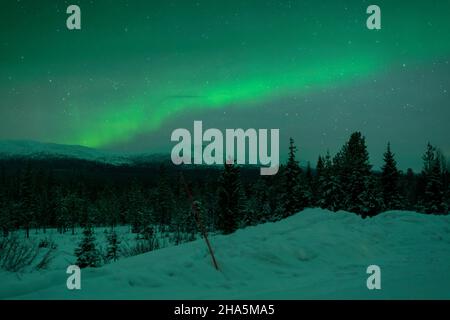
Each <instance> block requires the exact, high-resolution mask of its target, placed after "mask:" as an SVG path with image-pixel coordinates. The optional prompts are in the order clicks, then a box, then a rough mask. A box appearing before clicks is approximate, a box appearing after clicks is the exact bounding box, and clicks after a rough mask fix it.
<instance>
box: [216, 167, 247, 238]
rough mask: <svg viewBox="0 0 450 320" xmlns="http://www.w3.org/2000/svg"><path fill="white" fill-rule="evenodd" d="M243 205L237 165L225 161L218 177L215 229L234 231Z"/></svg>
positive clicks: (240, 217)
mask: <svg viewBox="0 0 450 320" xmlns="http://www.w3.org/2000/svg"><path fill="white" fill-rule="evenodd" d="M243 205H244V197H243V193H242V187H241V182H240V174H239V167H238V166H237V165H236V164H234V163H226V164H225V165H224V170H223V172H222V176H221V177H220V179H219V187H218V219H217V229H218V230H220V231H222V232H223V233H224V234H229V233H232V232H234V231H236V229H237V228H238V224H239V221H240V220H241V219H242V213H243Z"/></svg>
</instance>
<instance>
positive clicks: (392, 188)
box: [381, 143, 402, 210]
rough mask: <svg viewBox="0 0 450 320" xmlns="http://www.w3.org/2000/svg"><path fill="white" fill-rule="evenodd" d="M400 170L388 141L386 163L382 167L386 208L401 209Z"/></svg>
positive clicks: (382, 183)
mask: <svg viewBox="0 0 450 320" xmlns="http://www.w3.org/2000/svg"><path fill="white" fill-rule="evenodd" d="M399 177H400V172H399V171H398V169H397V162H396V161H395V159H394V154H393V153H392V151H391V145H390V143H388V145H387V150H386V152H385V153H384V164H383V167H382V168H381V187H382V192H383V202H384V209H385V210H393V209H400V208H401V207H402V203H401V197H400V189H399Z"/></svg>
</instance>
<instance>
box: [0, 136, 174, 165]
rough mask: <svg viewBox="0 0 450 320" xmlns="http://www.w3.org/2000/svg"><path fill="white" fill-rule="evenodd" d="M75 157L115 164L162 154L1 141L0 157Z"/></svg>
mask: <svg viewBox="0 0 450 320" xmlns="http://www.w3.org/2000/svg"><path fill="white" fill-rule="evenodd" d="M14 157H21V158H23V157H25V158H33V159H45V158H49V157H51V158H75V159H82V160H88V161H97V162H103V163H109V164H114V165H120V164H132V163H136V162H138V163H143V162H153V161H161V160H162V159H164V158H165V157H164V156H162V155H150V154H137V153H136V154H133V153H114V152H108V151H103V150H97V149H93V148H88V147H83V146H77V145H63V144H56V143H41V142H37V141H28V140H6V141H0V158H14Z"/></svg>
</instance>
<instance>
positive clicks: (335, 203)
mask: <svg viewBox="0 0 450 320" xmlns="http://www.w3.org/2000/svg"><path fill="white" fill-rule="evenodd" d="M320 159H321V162H322V163H320V162H319V170H318V182H317V183H318V186H317V193H318V200H317V205H318V206H319V207H321V208H323V209H328V210H331V211H337V210H339V209H341V199H342V196H341V192H342V188H341V186H340V180H339V177H338V175H337V172H336V165H334V164H333V161H332V160H331V156H330V153H329V151H327V154H326V156H325V157H324V158H320Z"/></svg>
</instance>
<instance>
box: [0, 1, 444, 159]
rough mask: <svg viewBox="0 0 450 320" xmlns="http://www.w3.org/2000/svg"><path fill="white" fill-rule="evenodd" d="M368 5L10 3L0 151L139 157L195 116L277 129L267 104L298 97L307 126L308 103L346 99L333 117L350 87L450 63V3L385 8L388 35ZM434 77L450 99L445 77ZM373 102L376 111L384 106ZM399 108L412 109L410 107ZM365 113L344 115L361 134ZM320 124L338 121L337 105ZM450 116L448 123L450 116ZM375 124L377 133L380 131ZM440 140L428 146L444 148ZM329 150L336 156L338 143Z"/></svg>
mask: <svg viewBox="0 0 450 320" xmlns="http://www.w3.org/2000/svg"><path fill="white" fill-rule="evenodd" d="M69 4H78V5H79V6H80V7H81V11H82V30H80V31H69V30H67V28H66V26H65V20H66V17H67V14H66V13H65V10H66V7H67V6H68V5H69ZM369 4H372V3H369V2H367V1H354V0H353V1H261V0H260V1H242V0H240V1H212V0H208V1H188V0H184V1H181V0H180V1H167V0H166V1H153V0H152V1H137V0H136V1H121V0H117V1H106V0H95V1H73V2H70V3H69V2H67V1H32V0H21V1H12V0H6V1H2V3H1V9H2V10H1V13H0V18H1V29H0V35H1V47H0V48H1V52H0V69H1V70H2V71H1V73H0V94H1V96H2V98H3V99H2V102H0V104H1V106H0V109H1V111H0V126H1V129H0V138H4V139H33V140H41V141H50V142H57V143H67V144H81V145H85V146H90V147H101V148H105V147H108V148H114V147H115V146H117V147H118V148H119V146H120V148H123V146H125V145H127V144H130V145H133V148H134V149H136V150H138V149H142V150H143V151H144V149H147V148H151V147H152V144H151V143H150V144H149V143H141V141H143V140H144V139H142V136H145V135H149V136H150V137H151V136H152V135H154V134H157V132H158V131H161V130H163V129H164V128H165V127H166V126H167V125H168V123H173V125H174V126H176V124H179V125H180V126H186V121H185V119H186V117H189V115H194V114H195V116H196V117H200V118H201V117H203V116H204V117H205V119H206V120H207V119H214V118H217V117H218V115H222V114H223V112H224V111H226V110H229V109H230V108H232V109H233V110H242V112H243V113H240V112H239V111H238V112H234V111H233V115H234V116H235V117H236V119H233V118H232V117H231V118H229V119H227V120H228V121H227V122H226V124H225V123H224V125H229V126H232V124H233V123H235V122H236V121H237V119H241V118H242V115H243V114H245V116H249V115H250V117H252V115H253V117H256V118H258V119H260V120H261V121H262V122H265V119H263V118H264V114H265V113H262V112H261V110H262V106H263V105H264V106H270V105H271V106H272V108H276V107H275V106H276V105H277V103H278V102H279V101H285V99H289V98H290V97H295V98H296V99H300V100H301V101H302V103H294V102H292V100H289V101H291V102H290V103H286V102H284V104H283V108H287V109H289V110H287V109H286V110H287V111H289V113H290V114H294V113H295V112H296V110H304V109H305V108H306V109H307V108H316V106H309V105H308V103H307V102H305V101H307V99H306V100H305V97H306V98H307V97H309V96H314V95H317V94H318V93H321V92H322V93H323V94H324V95H327V94H329V92H330V91H328V90H329V89H330V90H332V91H333V95H330V96H329V97H328V98H325V102H324V104H330V105H331V104H333V103H334V95H335V94H336V90H338V91H339V90H340V88H343V89H342V90H348V88H354V90H355V91H360V89H359V87H358V86H361V85H362V84H365V83H367V82H370V81H372V80H373V79H380V81H385V82H389V81H390V79H392V77H393V76H392V73H394V74H395V73H396V72H401V70H402V69H404V68H409V71H410V72H412V73H411V77H412V76H413V75H414V72H417V74H419V73H420V72H423V70H425V71H429V70H431V68H432V66H433V64H436V63H443V64H445V63H446V62H447V63H448V58H449V57H450V41H449V40H448V38H449V36H448V35H449V34H450V19H449V17H450V16H449V12H450V1H442V0H441V1H377V2H376V4H378V5H379V6H380V7H381V10H382V30H379V31H370V30H368V29H367V28H366V26H365V23H366V18H367V15H366V13H365V10H366V8H367V6H368V5H369ZM397 70H400V71H397ZM417 74H416V75H417ZM387 75H389V76H387ZM433 77H434V78H433V79H434V80H436V81H438V83H441V84H442V85H443V86H444V87H447V86H448V83H449V78H448V77H447V76H446V74H445V73H444V74H442V73H440V74H439V75H436V76H433ZM436 77H440V78H439V79H437V78H436ZM394 78H395V76H394ZM386 86H390V84H389V83H386ZM404 86H405V87H406V86H420V83H418V82H416V81H412V82H411V83H408V84H406V83H404ZM364 88H366V89H365V90H368V89H367V85H364ZM418 88H419V90H420V87H418ZM368 92H371V93H370V94H371V95H368V96H367V99H368V100H370V101H373V100H376V99H381V100H382V101H384V100H383V97H378V96H377V95H374V94H373V92H372V91H370V90H368ZM383 92H384V91H383ZM383 92H382V93H380V95H383V94H384V93H383ZM442 92H443V95H444V96H443V97H440V99H441V100H443V101H448V95H447V91H446V89H443V90H442ZM395 98H396V99H398V104H399V105H404V102H405V99H407V98H408V96H397V97H395ZM435 98H436V97H435ZM384 99H386V95H384ZM441 100H439V101H441ZM296 101H298V100H296ZM433 101H436V99H434V100H433ZM354 103H355V104H353V105H352V103H348V104H347V105H346V106H345V110H346V111H345V112H347V111H348V112H351V113H352V117H353V118H352V119H353V120H354V121H359V122H361V121H363V120H364V119H362V118H361V116H362V115H361V114H360V112H359V111H358V110H360V105H359V104H358V105H357V104H356V103H357V102H354ZM358 103H360V101H359V102H358ZM408 103H411V104H413V105H414V101H409V102H408ZM286 110H284V109H283V110H282V111H280V115H284V114H285V113H286ZM349 110H350V111H349ZM352 110H353V111H352ZM438 110H440V111H441V110H442V107H439V108H438ZM430 111H431V112H435V113H436V112H437V111H436V109H432V110H430ZM320 112H323V113H324V114H327V112H328V111H327V108H326V106H323V108H322V109H321V111H317V113H319V114H320ZM444 112H446V114H445V115H444V116H446V117H447V118H448V116H449V111H444ZM270 114H271V117H273V113H270ZM388 116H392V117H395V118H397V122H398V123H399V124H401V122H402V119H404V115H402V114H401V113H399V112H397V111H396V110H393V111H392V114H388ZM435 116H436V117H437V118H442V116H443V115H442V114H440V115H438V114H437V113H436V115H435ZM417 117H418V118H417V119H415V120H414V121H421V120H422V119H420V117H423V115H422V116H421V115H420V114H418V115H417ZM180 119H183V121H181V120H180ZM199 120H202V119H199ZM266 120H267V119H266ZM177 121H178V122H177ZM288 121H294V119H292V118H291V117H290V118H289V119H288ZM299 121H300V123H301V122H302V121H311V119H300V120H299ZM411 121H412V120H411ZM278 122H279V121H278ZM243 125H245V123H244V124H243ZM321 125H323V126H329V125H330V124H327V123H323V124H322V123H321ZM376 125H378V124H377V122H376V121H374V122H371V121H370V120H369V121H367V122H366V126H368V127H369V128H370V127H371V126H373V127H375V126H376ZM292 127H295V126H293V125H292V124H291V125H289V124H287V125H286V128H283V127H282V128H280V129H281V130H283V129H285V131H289V130H291V131H292ZM400 127H401V125H399V128H400ZM411 127H413V126H410V127H408V128H411ZM288 128H290V129H288ZM340 129H341V130H348V129H353V128H348V126H347V127H345V128H344V127H341V128H340ZM355 129H358V128H355ZM438 129H439V130H438V131H436V132H434V133H430V134H429V136H430V137H431V138H433V137H437V138H436V139H437V140H439V141H440V140H443V139H441V136H442V128H438ZM336 130H338V131H339V129H336ZM399 130H401V128H400V129H399ZM408 130H411V129H408ZM430 130H434V129H433V128H430ZM290 133H291V134H290V135H294V136H295V132H290ZM341 133H342V132H339V134H341ZM405 134H407V133H405ZM427 137H428V136H427ZM166 139H167V140H165V144H166V145H169V144H170V140H169V138H168V137H166ZM329 144H330V146H329V147H331V148H333V145H334V144H336V141H334V140H332V139H331V140H330V142H329ZM419 147H420V148H422V145H420V146H419ZM442 147H443V148H444V149H445V148H447V147H448V146H447V145H443V146H442ZM145 151H149V150H145Z"/></svg>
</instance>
